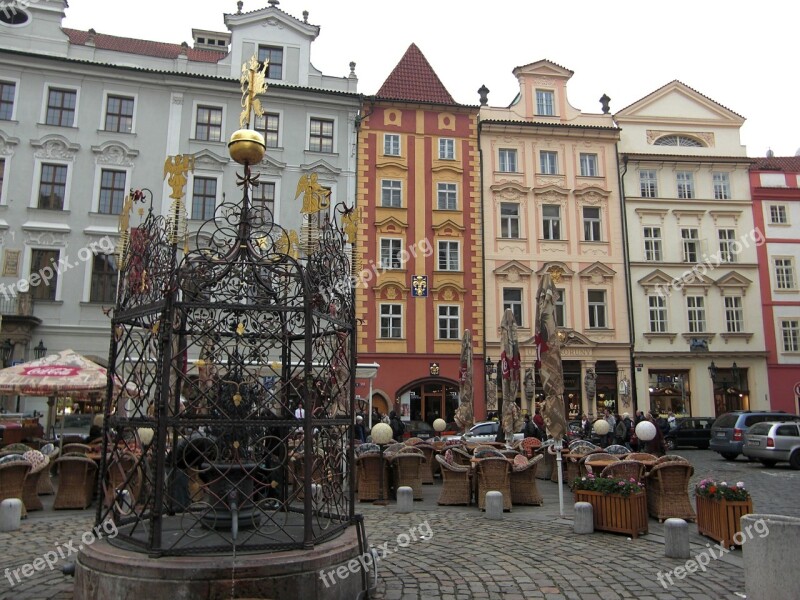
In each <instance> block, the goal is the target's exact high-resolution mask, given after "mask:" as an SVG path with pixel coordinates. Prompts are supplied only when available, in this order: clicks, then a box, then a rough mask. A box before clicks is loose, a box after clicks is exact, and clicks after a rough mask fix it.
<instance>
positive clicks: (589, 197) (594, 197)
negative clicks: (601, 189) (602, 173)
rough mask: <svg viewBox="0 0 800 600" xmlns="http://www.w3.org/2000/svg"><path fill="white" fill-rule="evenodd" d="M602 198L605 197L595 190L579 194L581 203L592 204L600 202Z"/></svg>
mask: <svg viewBox="0 0 800 600" xmlns="http://www.w3.org/2000/svg"><path fill="white" fill-rule="evenodd" d="M604 199H605V198H603V196H601V195H600V194H598V193H597V192H588V193H586V194H582V195H581V201H582V202H583V204H591V205H592V206H596V205H598V204H600V203H601V202H602V201H603V200H604Z"/></svg>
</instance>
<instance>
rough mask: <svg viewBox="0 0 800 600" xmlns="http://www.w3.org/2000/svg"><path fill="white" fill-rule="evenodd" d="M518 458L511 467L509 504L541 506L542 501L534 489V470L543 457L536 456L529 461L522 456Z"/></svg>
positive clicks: (539, 494)
mask: <svg viewBox="0 0 800 600" xmlns="http://www.w3.org/2000/svg"><path fill="white" fill-rule="evenodd" d="M518 456H519V458H515V459H514V463H513V464H512V465H511V504H528V505H535V506H541V505H542V504H543V503H544V500H542V494H541V493H540V492H539V488H537V487H536V468H537V467H538V466H539V464H540V463H541V462H542V461H543V460H544V456H542V455H541V454H538V455H536V456H534V457H533V458H532V459H530V460H528V459H527V458H525V456H524V455H522V454H520V455H518Z"/></svg>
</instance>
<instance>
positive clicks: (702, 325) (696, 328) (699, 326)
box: [686, 296, 706, 333]
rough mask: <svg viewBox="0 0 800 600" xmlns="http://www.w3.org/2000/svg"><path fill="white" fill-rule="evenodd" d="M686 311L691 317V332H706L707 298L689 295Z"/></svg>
mask: <svg viewBox="0 0 800 600" xmlns="http://www.w3.org/2000/svg"><path fill="white" fill-rule="evenodd" d="M686 312H687V315H688V317H689V333H705V331H706V299H705V298H704V297H703V296H687V297H686Z"/></svg>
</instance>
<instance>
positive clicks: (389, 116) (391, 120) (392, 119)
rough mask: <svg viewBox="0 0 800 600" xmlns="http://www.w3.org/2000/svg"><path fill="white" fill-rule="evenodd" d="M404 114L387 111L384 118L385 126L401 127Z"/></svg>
mask: <svg viewBox="0 0 800 600" xmlns="http://www.w3.org/2000/svg"><path fill="white" fill-rule="evenodd" d="M402 114H403V113H401V112H400V111H399V110H394V109H393V110H387V111H386V112H385V113H384V116H383V121H384V125H400V116H401V115H402Z"/></svg>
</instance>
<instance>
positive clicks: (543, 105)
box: [536, 90, 556, 117]
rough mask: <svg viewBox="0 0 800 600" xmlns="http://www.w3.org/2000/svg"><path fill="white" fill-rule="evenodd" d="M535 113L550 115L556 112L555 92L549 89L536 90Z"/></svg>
mask: <svg viewBox="0 0 800 600" xmlns="http://www.w3.org/2000/svg"><path fill="white" fill-rule="evenodd" d="M536 114H537V115H542V116H545V117H552V116H553V115H555V114H556V103H555V94H554V93H553V92H551V91H549V90H536Z"/></svg>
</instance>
